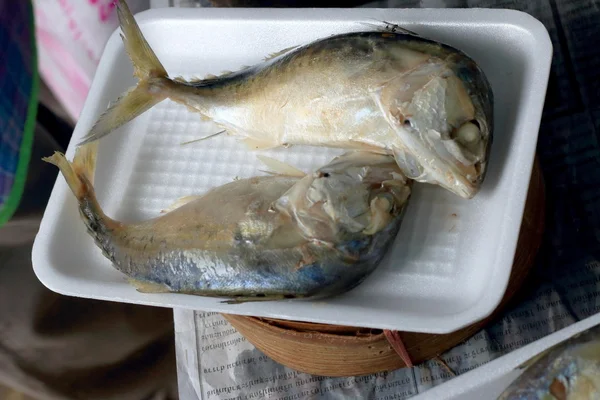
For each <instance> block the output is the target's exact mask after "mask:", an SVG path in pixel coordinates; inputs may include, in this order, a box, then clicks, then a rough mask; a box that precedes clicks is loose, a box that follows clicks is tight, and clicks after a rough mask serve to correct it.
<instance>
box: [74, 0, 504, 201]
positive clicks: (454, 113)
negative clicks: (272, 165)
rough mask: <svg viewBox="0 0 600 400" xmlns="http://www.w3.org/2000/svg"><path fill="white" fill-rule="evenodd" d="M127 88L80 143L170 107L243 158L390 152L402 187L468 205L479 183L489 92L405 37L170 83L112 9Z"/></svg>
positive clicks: (474, 71)
mask: <svg viewBox="0 0 600 400" xmlns="http://www.w3.org/2000/svg"><path fill="white" fill-rule="evenodd" d="M118 10H119V18H120V21H121V28H122V31H123V33H124V38H125V45H126V48H127V50H128V54H129V55H130V56H131V58H132V61H133V64H134V67H135V74H136V76H137V77H138V78H139V79H140V82H139V84H138V86H137V87H136V88H135V89H134V90H133V91H131V92H129V93H128V94H127V95H126V96H124V97H122V98H121V99H119V100H118V101H117V102H116V103H115V104H113V105H112V106H111V107H110V108H109V109H108V110H107V112H106V113H104V114H103V115H102V116H101V117H100V118H99V120H98V122H97V123H96V125H95V126H94V127H93V128H92V129H91V131H90V132H89V134H88V136H87V138H86V139H85V140H84V143H85V142H88V141H91V140H95V139H98V138H101V137H103V136H105V135H107V134H109V133H110V132H111V131H112V130H114V129H115V128H117V127H118V126H121V125H122V124H124V123H126V122H127V121H129V120H131V119H132V118H134V117H135V116H137V115H140V114H141V113H142V112H145V111H146V110H147V109H149V108H151V107H152V106H153V105H154V104H156V103H158V102H160V101H162V100H164V99H167V98H168V99H171V100H173V101H175V102H178V103H180V104H183V105H185V106H187V107H188V108H189V109H190V110H192V111H195V112H198V113H199V114H200V115H201V116H202V117H203V118H204V119H208V120H211V121H213V122H215V123H216V124H217V125H218V126H220V127H221V128H223V129H224V130H225V131H226V132H227V133H228V134H230V135H234V136H236V137H239V138H242V139H243V140H245V141H246V143H247V144H248V146H249V147H250V148H252V149H265V148H273V147H279V146H289V145H314V146H328V147H336V148H344V149H358V150H366V151H373V152H378V153H382V154H391V155H393V156H394V157H395V159H396V162H397V163H398V165H399V166H400V168H401V169H402V171H403V173H404V174H405V175H406V176H408V177H409V178H410V179H413V180H415V181H418V182H428V183H431V184H438V185H441V186H443V187H445V188H446V189H448V190H450V191H452V192H454V193H456V194H458V195H460V196H462V197H465V198H471V197H473V196H474V195H475V194H476V193H477V192H478V190H479V188H480V186H481V184H482V182H483V180H484V178H485V174H486V170H487V163H488V158H489V151H490V146H491V142H492V137H493V94H492V90H491V87H490V85H489V83H488V81H487V78H486V77H485V75H484V73H483V71H482V70H481V69H480V68H479V67H478V65H477V64H476V63H475V62H474V61H473V60H472V59H471V58H469V57H467V56H466V55H465V54H464V53H462V52H460V51H459V50H456V49H454V48H452V47H450V46H447V45H444V44H440V43H437V42H434V41H431V40H428V39H424V38H421V37H418V36H415V35H410V34H406V33H397V32H393V33H392V32H377V31H373V32H354V33H347V34H341V35H335V36H331V37H328V38H324V39H321V40H317V41H314V42H312V43H309V44H306V45H304V46H298V47H296V48H294V49H289V50H284V51H282V52H281V53H282V54H278V55H276V56H274V57H273V58H270V59H268V60H266V61H265V62H263V63H261V64H258V65H255V66H252V67H249V68H246V69H244V70H241V71H237V72H232V73H227V74H225V75H222V76H220V77H212V78H207V79H202V80H197V81H186V80H184V79H182V78H175V79H171V78H169V77H168V75H167V72H166V70H165V69H164V67H163V66H162V65H161V64H160V62H159V61H158V59H157V57H156V55H155V54H154V53H153V52H152V50H151V49H150V46H149V45H148V43H147V42H146V41H145V39H144V38H143V36H142V34H141V32H140V30H139V28H138V26H137V24H136V23H135V20H134V19H133V16H131V14H130V13H129V11H128V9H127V7H126V5H124V4H121V5H119V6H118Z"/></svg>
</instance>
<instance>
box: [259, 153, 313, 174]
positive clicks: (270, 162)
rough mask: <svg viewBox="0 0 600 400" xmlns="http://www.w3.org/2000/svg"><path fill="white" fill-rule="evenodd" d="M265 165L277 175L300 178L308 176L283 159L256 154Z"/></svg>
mask: <svg viewBox="0 0 600 400" xmlns="http://www.w3.org/2000/svg"><path fill="white" fill-rule="evenodd" d="M256 157H257V158H258V159H259V160H260V161H261V162H262V163H263V164H265V166H267V167H268V168H270V169H271V171H273V173H275V174H277V175H284V176H295V177H298V178H303V177H305V176H306V173H305V172H303V171H301V170H299V169H298V168H296V167H293V166H291V165H289V164H286V163H284V162H283V161H279V160H277V159H275V158H271V157H267V156H261V155H257V156H256Z"/></svg>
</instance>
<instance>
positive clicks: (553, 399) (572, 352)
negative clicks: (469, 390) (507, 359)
mask: <svg viewBox="0 0 600 400" xmlns="http://www.w3.org/2000/svg"><path fill="white" fill-rule="evenodd" d="M526 364H527V369H526V370H525V371H524V372H523V374H522V375H520V376H519V377H518V378H517V379H516V380H515V381H514V382H513V383H512V384H511V385H510V386H509V387H508V388H507V389H506V390H505V391H504V392H503V393H502V394H501V395H500V397H498V399H499V400H517V399H518V400H521V399H522V400H584V399H585V400H594V399H600V326H595V327H593V328H591V329H589V330H587V331H585V332H582V333H580V334H578V335H575V336H573V337H571V338H570V339H567V340H565V341H564V342H562V343H559V344H557V345H556V346H554V347H551V348H550V349H548V350H546V351H544V352H542V353H541V354H540V355H538V356H536V357H534V358H533V359H532V360H530V361H529V362H528V363H526Z"/></svg>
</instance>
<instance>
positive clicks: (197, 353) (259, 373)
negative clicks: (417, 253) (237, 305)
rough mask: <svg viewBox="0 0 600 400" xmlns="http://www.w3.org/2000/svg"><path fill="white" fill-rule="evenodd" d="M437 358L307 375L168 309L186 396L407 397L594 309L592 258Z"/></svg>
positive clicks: (207, 319)
mask: <svg viewBox="0 0 600 400" xmlns="http://www.w3.org/2000/svg"><path fill="white" fill-rule="evenodd" d="M568 273H569V274H568V276H560V275H559V276H557V279H558V281H559V282H560V284H551V283H550V284H541V285H539V287H538V289H537V290H535V292H534V293H533V295H532V296H531V297H530V298H529V299H526V300H525V301H523V302H522V303H521V304H520V305H519V306H517V307H514V308H512V309H510V311H508V312H507V313H506V314H505V316H504V317H503V318H501V319H499V320H498V321H497V322H495V323H494V324H492V325H490V326H489V327H487V328H486V329H483V330H482V331H480V332H479V333H477V334H476V335H474V336H473V337H471V338H470V339H469V340H467V341H466V342H464V343H463V344H461V345H459V346H456V347H454V348H453V349H452V350H450V351H448V352H446V353H444V354H442V355H441V359H442V360H443V361H444V362H445V363H446V364H447V366H448V367H449V368H450V369H451V371H452V372H450V371H449V370H448V369H447V367H446V366H444V365H443V364H441V363H439V362H437V361H428V362H425V363H423V364H421V365H417V366H415V367H414V368H403V369H399V370H396V371H392V372H389V373H378V374H373V375H368V376H359V377H349V378H330V377H321V376H312V375H309V374H305V373H300V372H297V371H294V370H293V369H290V368H287V367H285V366H283V365H281V364H278V363H276V362H275V361H273V360H271V359H270V358H269V357H267V356H266V355H264V354H263V353H262V352H260V351H259V350H257V349H256V348H255V347H254V346H253V345H252V344H250V343H249V342H248V341H247V340H246V339H245V338H244V337H243V336H242V335H241V334H239V333H238V332H237V331H236V330H235V328H233V327H232V326H231V325H230V324H229V323H228V322H227V321H226V320H225V319H224V318H223V317H222V316H221V315H220V314H216V313H205V312H197V311H188V310H175V326H176V347H177V352H178V354H177V359H178V376H179V389H180V394H181V399H182V400H188V399H202V400H211V399H222V400H227V399H231V400H233V399H235V400H252V399H277V400H297V399H315V398H318V399H346V398H361V399H372V400H392V399H394V400H396V399H397V400H401V399H408V398H410V397H412V396H414V395H416V394H418V393H423V392H425V391H426V390H427V389H429V388H431V387H433V386H436V385H439V384H441V383H443V382H445V381H447V380H449V379H452V378H453V374H455V375H460V374H462V373H465V372H467V371H469V370H471V369H473V368H477V367H478V366H480V365H482V364H485V363H487V362H489V361H491V360H493V359H495V358H497V357H499V356H501V355H503V354H505V353H508V352H510V351H513V350H516V349H518V348H520V347H522V346H524V345H526V344H528V343H530V342H532V341H535V340H537V339H539V338H541V337H544V336H546V335H548V334H550V333H552V332H554V331H557V330H559V329H561V328H564V327H566V326H568V325H570V324H572V323H574V322H576V321H578V320H580V319H583V318H585V317H587V316H590V315H592V314H594V313H596V312H597V311H598V309H599V308H600V304H599V302H598V299H599V298H600V263H599V262H597V261H591V262H588V263H584V264H582V266H581V268H577V267H575V268H569V269H568Z"/></svg>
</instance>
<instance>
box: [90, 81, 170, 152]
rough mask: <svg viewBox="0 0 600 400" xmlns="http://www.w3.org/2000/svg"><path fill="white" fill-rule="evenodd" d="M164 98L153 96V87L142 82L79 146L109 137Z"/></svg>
mask: <svg viewBox="0 0 600 400" xmlns="http://www.w3.org/2000/svg"><path fill="white" fill-rule="evenodd" d="M164 98H165V97H163V96H160V97H159V96H157V95H155V94H153V93H152V91H151V85H149V84H147V83H146V82H140V84H139V85H138V86H136V87H135V88H131V89H130V90H129V91H128V92H126V93H125V94H124V95H123V96H121V97H120V98H119V99H118V100H117V101H115V102H114V103H112V104H111V105H110V106H109V107H108V109H107V110H106V111H105V112H104V113H102V115H100V118H98V120H97V121H96V123H95V124H94V126H92V129H90V131H89V132H88V134H87V135H86V136H85V137H84V138H83V140H82V141H81V142H80V143H79V145H84V144H87V143H90V142H93V141H95V140H98V139H100V138H102V137H104V136H106V135H108V134H109V133H111V132H112V131H114V130H115V129H117V128H119V127H121V126H123V125H125V124H126V123H127V122H129V121H131V120H132V119H134V118H135V117H138V116H140V115H141V114H143V113H144V112H146V111H148V110H149V109H150V108H152V107H154V106H155V105H156V104H158V103H160V102H161V101H162V100H164Z"/></svg>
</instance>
